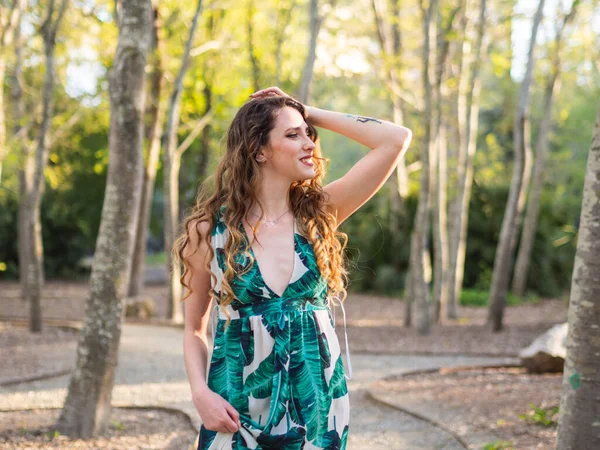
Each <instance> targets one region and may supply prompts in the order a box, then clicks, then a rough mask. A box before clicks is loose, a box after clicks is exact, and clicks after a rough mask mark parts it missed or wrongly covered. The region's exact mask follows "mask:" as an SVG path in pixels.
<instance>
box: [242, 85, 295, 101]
mask: <svg viewBox="0 0 600 450" xmlns="http://www.w3.org/2000/svg"><path fill="white" fill-rule="evenodd" d="M271 96H277V97H289V95H287V94H286V93H285V92H283V91H282V90H281V89H279V88H278V87H277V86H272V87H268V88H266V89H261V90H260V91H256V92H255V93H254V94H250V97H252V98H264V97H271Z"/></svg>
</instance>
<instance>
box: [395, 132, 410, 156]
mask: <svg viewBox="0 0 600 450" xmlns="http://www.w3.org/2000/svg"><path fill="white" fill-rule="evenodd" d="M411 140H412V131H411V130H410V129H409V128H406V127H403V126H398V132H397V134H396V148H397V149H398V151H399V152H404V151H405V150H406V149H407V148H408V146H409V145H410V141H411Z"/></svg>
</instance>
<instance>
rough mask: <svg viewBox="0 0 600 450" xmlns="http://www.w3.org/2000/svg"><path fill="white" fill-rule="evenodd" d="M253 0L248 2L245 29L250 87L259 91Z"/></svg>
mask: <svg viewBox="0 0 600 450" xmlns="http://www.w3.org/2000/svg"><path fill="white" fill-rule="evenodd" d="M253 21H254V0H249V1H248V17H247V27H248V54H249V56H250V65H251V66H252V85H253V86H254V91H255V92H256V91H258V90H260V65H259V63H258V59H257V58H256V55H255V54H254V25H253Z"/></svg>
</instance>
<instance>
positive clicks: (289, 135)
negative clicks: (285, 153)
mask: <svg viewBox="0 0 600 450" xmlns="http://www.w3.org/2000/svg"><path fill="white" fill-rule="evenodd" d="M288 137H290V138H294V137H298V135H297V134H296V133H294V134H288Z"/></svg>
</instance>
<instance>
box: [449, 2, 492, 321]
mask: <svg viewBox="0 0 600 450" xmlns="http://www.w3.org/2000/svg"><path fill="white" fill-rule="evenodd" d="M469 11H470V9H468V10H467V14H468V12H469ZM485 15H486V0H481V1H480V3H479V20H478V23H477V32H476V38H475V45H474V48H473V51H474V55H473V56H471V53H470V51H469V48H470V47H471V45H470V43H468V39H469V32H470V30H471V29H472V27H471V25H470V24H471V23H472V21H471V20H469V21H468V23H467V35H466V37H465V47H466V48H464V50H463V56H462V59H463V67H465V70H461V79H460V87H459V107H458V120H459V126H460V128H461V129H460V130H459V135H460V136H461V138H460V146H461V148H460V153H459V161H458V168H457V171H458V176H457V180H458V193H457V195H456V199H455V201H454V204H453V207H452V210H453V219H454V220H453V225H454V226H453V227H451V229H450V267H449V269H448V270H449V280H448V284H449V288H450V291H449V297H448V318H450V319H456V318H457V317H458V305H459V303H460V293H461V290H462V283H463V276H464V269H465V254H466V247H467V227H468V222H469V202H470V199H471V187H472V184H473V160H474V158H475V152H476V150H477V132H478V128H479V96H480V93H481V80H480V77H479V69H480V67H481V54H482V53H484V44H483V38H484V30H485V21H486V17H485ZM467 68H468V69H469V70H468V71H467V70H466V69H467Z"/></svg>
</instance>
